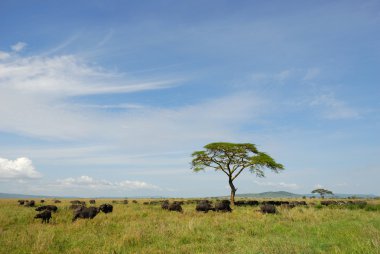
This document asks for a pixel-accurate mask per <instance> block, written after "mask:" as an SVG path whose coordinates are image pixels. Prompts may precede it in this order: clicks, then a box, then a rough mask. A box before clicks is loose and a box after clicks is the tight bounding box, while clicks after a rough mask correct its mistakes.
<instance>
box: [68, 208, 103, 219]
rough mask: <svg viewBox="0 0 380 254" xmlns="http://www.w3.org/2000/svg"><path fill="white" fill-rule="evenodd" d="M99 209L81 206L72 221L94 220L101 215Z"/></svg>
mask: <svg viewBox="0 0 380 254" xmlns="http://www.w3.org/2000/svg"><path fill="white" fill-rule="evenodd" d="M99 211H100V210H99V208H98V207H94V206H92V207H84V206H81V207H79V208H77V209H76V210H75V211H74V217H73V220H72V221H75V220H76V219H78V218H82V219H93V218H94V217H95V216H96V215H97V214H98V213H99Z"/></svg>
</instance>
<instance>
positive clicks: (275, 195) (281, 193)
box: [236, 191, 304, 198]
mask: <svg viewBox="0 0 380 254" xmlns="http://www.w3.org/2000/svg"><path fill="white" fill-rule="evenodd" d="M302 196H304V195H301V194H294V193H291V192H287V191H268V192H262V193H246V194H237V195H236V197H240V198H300V197H302Z"/></svg>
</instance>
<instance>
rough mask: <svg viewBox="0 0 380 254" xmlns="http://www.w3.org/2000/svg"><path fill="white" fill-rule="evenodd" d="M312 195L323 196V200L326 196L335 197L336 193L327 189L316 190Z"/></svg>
mask: <svg viewBox="0 0 380 254" xmlns="http://www.w3.org/2000/svg"><path fill="white" fill-rule="evenodd" d="M311 193H313V194H315V193H318V194H319V195H321V198H325V195H334V193H332V191H329V190H326V189H315V190H313V191H312V192H311Z"/></svg>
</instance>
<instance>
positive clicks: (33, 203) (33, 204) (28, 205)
mask: <svg viewBox="0 0 380 254" xmlns="http://www.w3.org/2000/svg"><path fill="white" fill-rule="evenodd" d="M35 205H36V202H35V201H34V200H30V201H28V202H25V206H27V207H34V206H35Z"/></svg>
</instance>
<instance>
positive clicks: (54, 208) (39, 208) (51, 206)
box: [36, 205, 58, 212]
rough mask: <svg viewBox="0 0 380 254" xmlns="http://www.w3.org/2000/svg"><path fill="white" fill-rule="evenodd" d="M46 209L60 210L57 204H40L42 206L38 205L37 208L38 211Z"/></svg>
mask: <svg viewBox="0 0 380 254" xmlns="http://www.w3.org/2000/svg"><path fill="white" fill-rule="evenodd" d="M44 210H48V211H51V212H56V211H57V210H58V207H57V206H55V205H43V206H40V207H37V208H36V211H39V212H40V211H44Z"/></svg>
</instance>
